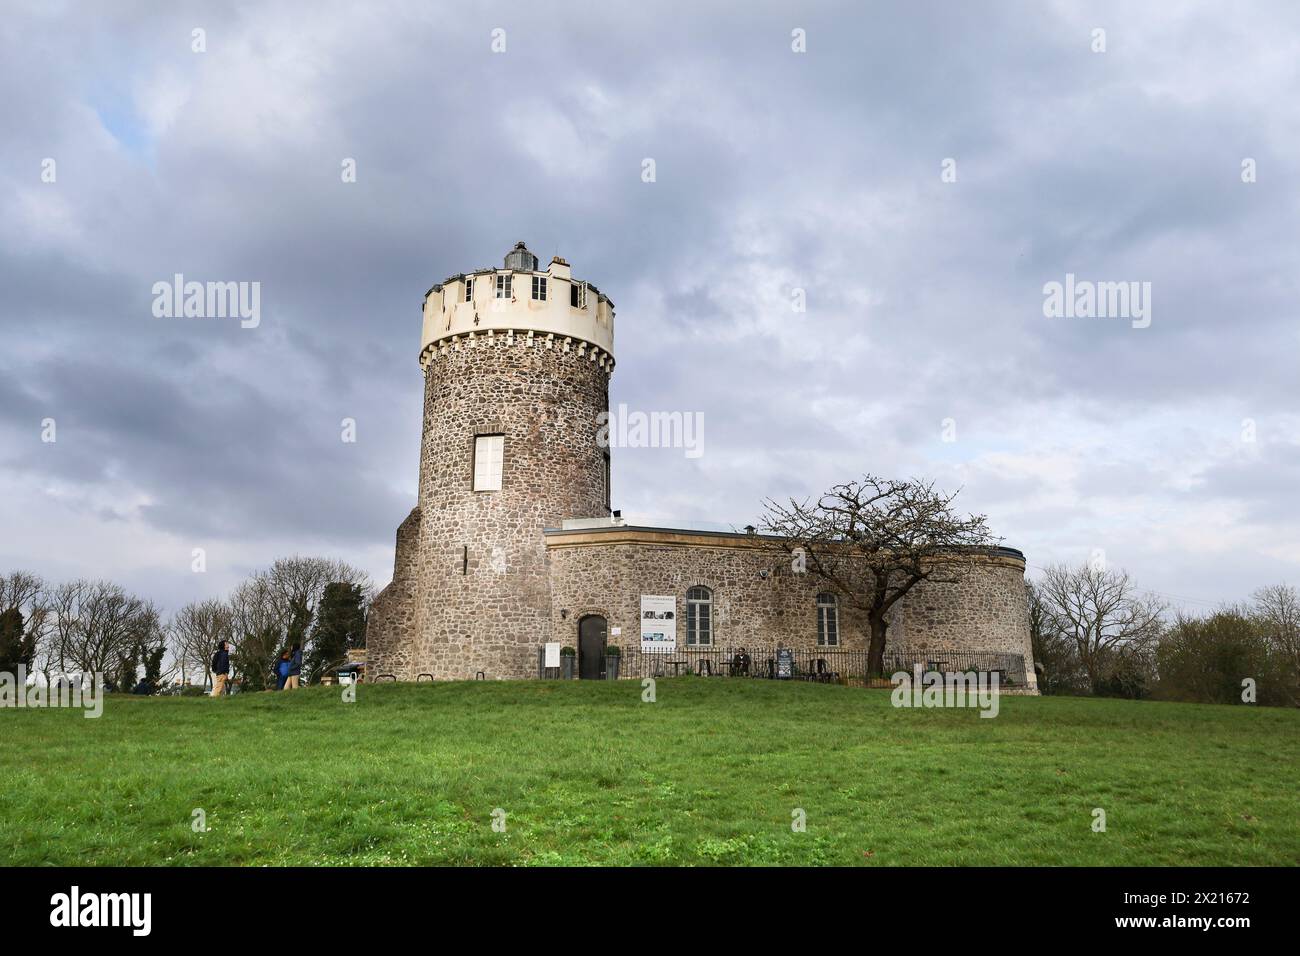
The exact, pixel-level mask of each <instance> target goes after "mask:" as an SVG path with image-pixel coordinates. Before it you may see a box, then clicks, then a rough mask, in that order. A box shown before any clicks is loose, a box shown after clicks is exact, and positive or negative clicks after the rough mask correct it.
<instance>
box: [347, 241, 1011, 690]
mask: <svg viewBox="0 0 1300 956" xmlns="http://www.w3.org/2000/svg"><path fill="white" fill-rule="evenodd" d="M420 366H421V368H422V369H423V371H424V381H425V385H424V431H423V438H422V443H421V453H420V477H419V493H418V494H419V498H418V502H417V505H416V507H415V508H414V509H413V510H412V511H411V513H410V514H409V515H408V516H407V518H406V520H405V521H403V522H402V524H401V526H400V527H399V528H398V529H397V554H396V559H395V561H394V567H393V580H392V583H390V584H389V585H388V586H387V587H386V588H384V590H383V591H382V592H381V593H380V594H379V596H378V597H377V598H376V599H375V601H374V604H373V607H372V609H371V614H370V623H369V627H368V631H367V656H368V665H367V669H368V671H369V673H370V674H371V675H372V676H380V675H392V676H394V677H396V678H397V679H399V680H416V679H417V678H420V677H432V678H434V679H438V680H457V679H460V680H463V679H470V678H473V677H475V676H476V675H482V676H484V677H486V678H489V679H496V678H525V677H536V676H537V675H538V673H539V664H540V663H541V662H542V661H541V652H542V648H543V647H544V646H545V645H546V644H547V643H548V642H559V643H560V644H563V645H568V646H570V647H573V648H575V649H576V651H577V654H578V666H577V670H578V672H579V673H580V674H581V675H583V676H591V677H599V676H603V675H604V674H605V654H606V649H607V645H609V644H615V645H618V646H619V647H621V648H622V649H623V650H624V653H625V654H626V655H627V656H629V657H631V656H632V655H634V654H637V653H639V652H640V651H641V649H642V647H643V646H644V647H646V648H647V649H649V648H651V647H653V649H654V650H655V651H656V652H667V655H668V656H670V657H680V656H682V655H683V654H685V653H687V652H688V651H689V652H690V656H691V659H692V660H695V661H698V660H699V658H700V657H701V655H704V656H707V655H708V652H710V651H712V650H716V651H717V652H718V654H719V655H723V656H725V653H724V650H723V649H733V648H737V647H748V648H753V649H758V648H770V647H776V646H784V647H789V648H792V649H797V650H801V651H804V652H807V653H809V654H813V653H815V654H819V655H822V656H826V657H830V658H831V659H834V655H835V654H837V653H839V654H841V655H842V654H844V653H845V652H849V651H855V650H856V651H862V650H864V649H865V648H866V646H867V639H868V635H869V631H868V628H867V626H866V621H865V619H862V618H861V617H860V615H858V614H856V613H855V612H853V611H852V610H851V609H850V608H848V607H846V606H844V604H843V602H842V601H840V600H839V599H837V598H836V596H835V595H833V594H830V593H827V592H826V591H825V590H824V587H819V585H818V582H817V581H816V580H815V579H814V577H813V576H812V575H810V574H795V573H792V572H791V571H790V570H789V569H788V568H782V567H780V566H774V563H773V553H772V549H771V547H770V544H771V543H770V541H765V540H764V539H763V538H762V536H759V535H754V534H744V533H719V532H701V531H688V530H683V529H668V528H647V527H634V526H629V525H627V524H625V523H624V522H623V520H622V519H621V518H620V517H618V515H617V513H616V512H611V509H610V448H609V447H608V445H609V442H608V441H602V440H601V437H600V436H601V434H602V426H603V425H605V424H606V422H607V420H608V414H609V381H610V376H611V374H612V373H613V371H614V305H613V303H612V302H611V301H610V300H609V298H608V297H607V296H605V295H604V294H603V293H601V292H600V291H599V290H598V289H597V288H596V287H595V286H594V285H592V284H591V283H589V282H584V281H581V280H578V279H575V278H574V277H573V275H572V273H571V271H570V268H569V264H568V263H567V262H565V261H564V260H563V259H560V258H559V257H556V258H555V259H554V260H552V262H551V263H550V265H549V266H548V268H547V269H546V270H545V271H541V270H539V268H538V261H537V258H536V257H535V256H534V255H533V254H532V253H531V252H529V251H528V249H527V248H526V247H525V246H524V244H523V243H522V242H521V243H518V244H517V245H516V246H515V248H514V249H513V250H512V251H511V252H510V253H509V254H508V255H507V256H506V258H505V263H504V265H503V266H502V267H501V268H484V269H478V270H476V271H474V272H470V273H463V274H459V275H454V276H452V277H450V278H449V279H446V280H445V281H443V282H441V283H439V284H438V285H435V286H434V287H433V288H431V289H430V290H429V292H428V293H427V294H426V295H425V300H424V323H423V334H422V337H421V345H420ZM1024 570H1025V560H1024V556H1023V555H1022V554H1021V553H1020V552H1019V551H1016V550H1014V549H1011V548H1001V549H998V551H997V552H996V553H995V554H993V555H991V556H988V557H985V558H982V559H980V561H979V563H978V564H977V566H976V567H975V569H974V571H972V572H971V573H969V574H967V575H966V576H965V577H964V578H963V579H962V580H961V582H960V583H959V584H931V583H925V584H922V585H920V586H918V587H917V588H916V589H914V590H913V591H912V592H911V593H910V594H908V596H907V597H906V598H905V599H904V601H903V602H901V605H900V606H899V607H898V608H896V613H895V614H894V617H893V620H892V623H891V625H890V628H889V652H890V654H891V655H898V654H903V655H911V656H912V657H914V658H915V659H916V660H918V661H933V660H942V659H944V657H945V655H948V656H958V655H962V654H973V653H977V654H990V655H992V654H998V655H1005V656H1006V657H1007V659H1012V660H1015V661H1017V662H1018V663H1017V666H1018V667H1019V666H1023V672H1022V673H1019V674H1016V675H1014V676H1015V677H1016V679H1017V682H1018V683H1019V682H1022V681H1023V684H1024V685H1027V686H1028V688H1030V689H1031V690H1032V689H1033V688H1034V686H1035V682H1034V671H1033V658H1032V652H1031V649H1030V639H1029V621H1028V610H1027V604H1026V593H1025V586H1024ZM647 598H648V600H647ZM646 632H657V633H646ZM674 632H675V634H674ZM643 633H645V637H646V641H648V642H649V643H646V641H643ZM674 652H676V653H674ZM727 652H728V653H729V650H728V651H727ZM1021 662H1022V663H1021ZM624 675H625V676H635V674H634V673H633V669H632V668H629V667H625V668H624Z"/></svg>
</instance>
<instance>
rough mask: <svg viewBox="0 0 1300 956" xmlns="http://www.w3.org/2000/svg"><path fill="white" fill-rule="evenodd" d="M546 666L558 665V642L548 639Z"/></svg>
mask: <svg viewBox="0 0 1300 956" xmlns="http://www.w3.org/2000/svg"><path fill="white" fill-rule="evenodd" d="M544 666H546V667H559V666H560V642H559V641H548V642H547V644H546V663H545V665H544Z"/></svg>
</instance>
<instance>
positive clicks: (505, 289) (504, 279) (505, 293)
mask: <svg viewBox="0 0 1300 956" xmlns="http://www.w3.org/2000/svg"><path fill="white" fill-rule="evenodd" d="M514 278H515V277H514V275H513V274H512V273H509V272H498V273H497V285H496V289H497V296H496V297H497V298H498V299H509V298H510V297H511V296H512V294H513V293H514Z"/></svg>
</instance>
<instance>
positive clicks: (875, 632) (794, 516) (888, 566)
mask: <svg viewBox="0 0 1300 956" xmlns="http://www.w3.org/2000/svg"><path fill="white" fill-rule="evenodd" d="M954 498H956V493H953V494H950V495H949V494H944V493H942V492H939V491H936V490H935V488H934V483H933V482H927V481H920V480H916V479H909V480H890V479H883V478H877V477H874V476H872V475H866V476H865V477H863V479H862V480H861V481H854V482H849V483H847V484H841V485H836V486H835V487H833V488H832V489H831V490H830V491H828V492H826V493H825V494H823V495H822V496H821V497H820V498H819V499H817V501H816V502H812V501H811V500H805V501H802V502H799V501H795V500H793V499H792V500H791V501H790V503H789V504H788V505H780V504H777V503H776V502H774V501H772V500H770V499H769V500H767V501H765V502H764V505H765V507H766V514H765V515H764V516H763V518H762V519H761V528H762V530H763V531H764V532H765V533H767V534H770V535H773V536H774V540H775V541H776V542H777V547H778V548H779V549H780V551H781V552H782V553H783V554H784V555H785V556H787V557H788V558H789V559H790V560H791V562H792V565H793V566H794V567H795V568H796V570H799V569H803V570H806V571H807V572H808V573H811V574H813V575H815V576H816V577H817V578H819V579H820V580H822V581H824V582H825V583H826V585H827V586H828V587H829V588H830V589H831V590H833V591H835V592H836V593H837V594H838V595H840V597H841V598H842V599H843V600H844V601H845V602H846V603H847V604H848V605H849V606H851V607H854V608H857V609H858V610H860V611H862V612H864V613H865V615H866V618H867V622H868V625H869V627H870V629H871V643H870V647H869V650H868V657H867V666H868V669H869V670H870V671H871V672H872V673H881V672H882V671H883V669H884V656H885V640H886V633H887V631H888V629H889V616H890V612H891V611H892V610H893V608H894V606H895V605H897V604H898V602H899V601H901V600H902V599H903V598H904V597H905V596H906V595H907V593H908V592H909V591H911V590H912V589H913V588H914V587H916V586H917V585H918V584H920V583H921V582H922V581H928V582H932V583H935V584H954V583H957V582H958V581H960V580H961V579H962V577H963V576H964V575H965V574H966V573H967V572H968V571H969V570H970V568H971V567H972V566H973V565H974V563H975V562H976V561H978V560H979V559H980V557H981V556H983V555H986V554H988V553H989V552H990V551H991V550H993V549H994V548H995V547H996V539H995V538H993V537H992V536H991V535H990V534H989V531H988V529H987V527H986V523H985V522H986V519H985V517H984V515H971V516H967V517H962V516H960V515H958V514H957V513H956V512H955V511H954V510H953V507H952V502H953V499H954Z"/></svg>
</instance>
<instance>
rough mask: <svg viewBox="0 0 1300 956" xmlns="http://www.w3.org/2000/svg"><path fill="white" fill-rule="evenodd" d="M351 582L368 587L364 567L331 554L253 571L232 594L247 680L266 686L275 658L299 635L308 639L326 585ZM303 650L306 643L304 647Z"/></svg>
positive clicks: (240, 668) (255, 685) (238, 660)
mask: <svg viewBox="0 0 1300 956" xmlns="http://www.w3.org/2000/svg"><path fill="white" fill-rule="evenodd" d="M333 583H348V584H353V585H356V586H357V587H360V588H361V589H362V590H363V591H365V592H366V593H369V591H370V588H371V582H370V578H369V575H367V574H366V573H365V572H364V571H360V570H358V569H357V568H354V567H352V566H351V565H349V564H346V563H345V562H343V561H336V560H333V559H330V558H314V557H300V556H295V557H292V558H280V559H279V560H277V561H276V562H275V563H273V564H272V565H271V567H270V568H268V569H266V570H265V571H258V572H255V573H254V574H252V575H250V576H249V577H248V578H247V579H246V580H245V581H244V582H243V583H241V584H240V585H239V586H238V587H237V588H235V590H234V592H233V593H232V594H231V598H230V609H231V626H232V631H233V634H234V638H233V641H234V644H235V649H236V654H235V662H236V667H237V669H238V671H239V673H240V676H241V678H242V679H243V680H244V682H245V686H247V687H248V688H249V689H252V690H258V689H261V688H262V687H264V686H265V684H266V680H267V677H268V675H269V673H270V670H271V666H272V663H273V662H274V660H275V658H276V657H277V656H278V654H279V653H280V651H281V650H284V649H286V648H287V647H288V646H289V645H290V644H292V643H294V642H295V641H296V642H298V643H301V644H303V645H305V644H306V643H307V635H308V633H309V628H310V625H311V621H312V619H313V617H314V616H315V613H316V609H317V608H318V607H319V606H320V601H321V597H322V596H323V595H324V593H325V586H326V585H327V584H333ZM303 650H304V652H305V651H306V647H305V646H304V648H303Z"/></svg>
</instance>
